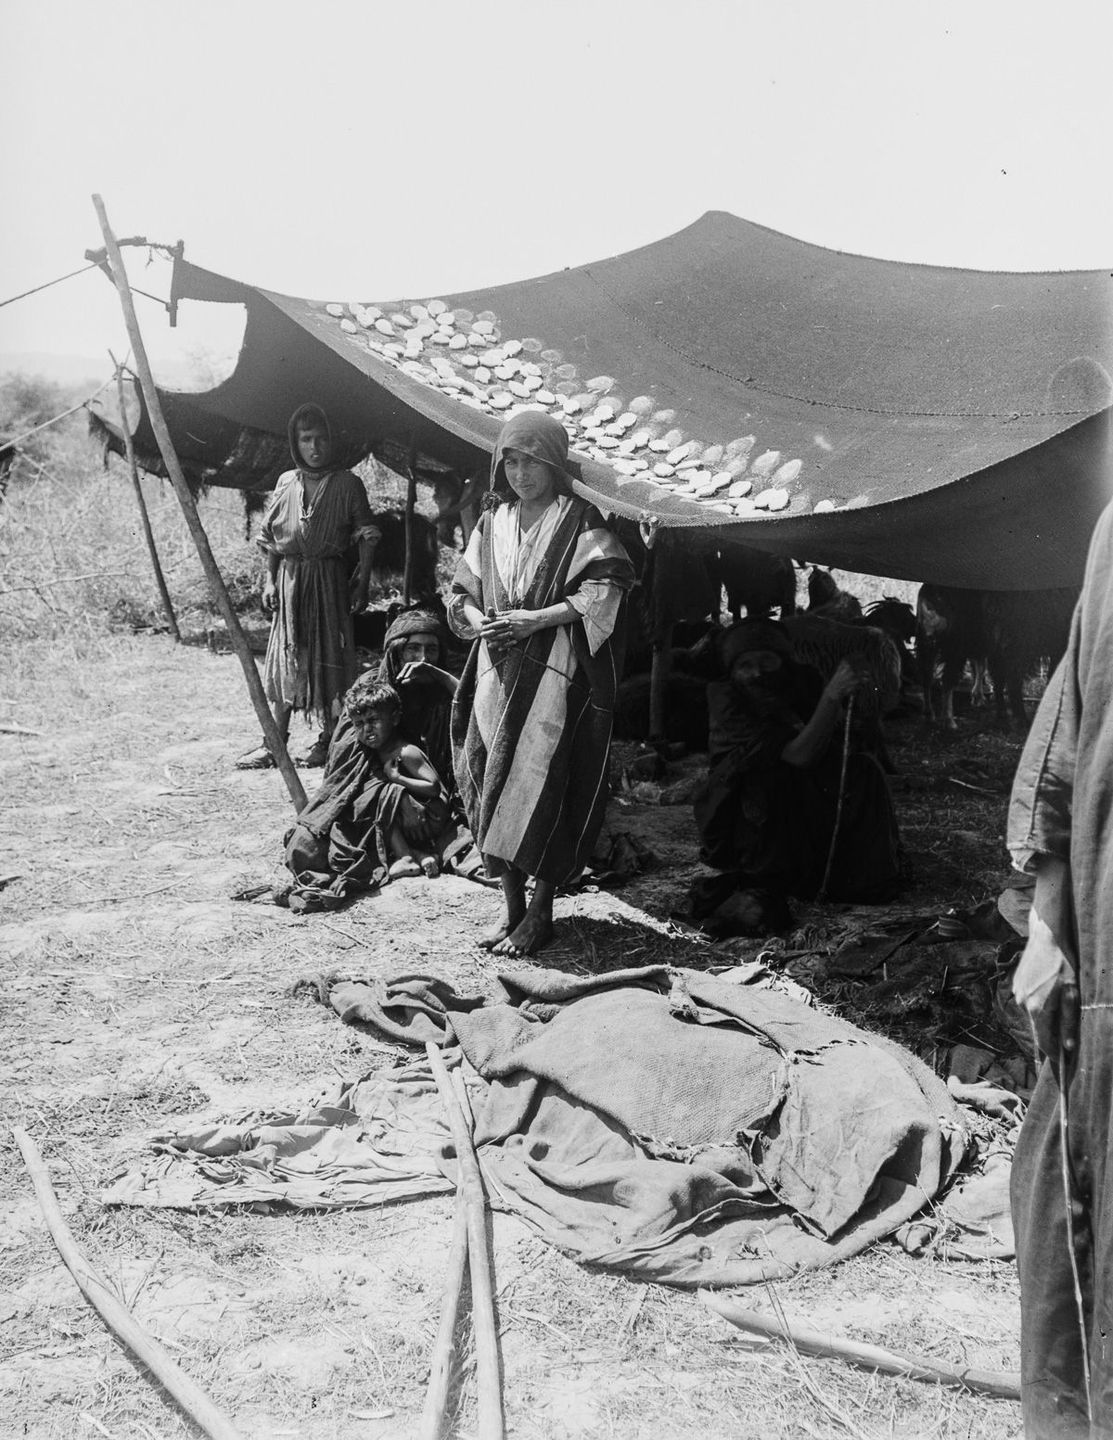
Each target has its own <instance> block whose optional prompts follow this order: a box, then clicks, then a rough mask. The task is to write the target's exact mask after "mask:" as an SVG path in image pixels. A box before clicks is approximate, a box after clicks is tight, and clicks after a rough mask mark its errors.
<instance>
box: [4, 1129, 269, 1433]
mask: <svg viewBox="0 0 1113 1440" xmlns="http://www.w3.org/2000/svg"><path fill="white" fill-rule="evenodd" d="M13 1133H14V1135H15V1141H16V1144H17V1145H18V1146H19V1149H20V1153H21V1154H22V1156H23V1159H24V1163H25V1164H26V1166H27V1170H28V1173H29V1174H30V1176H31V1183H32V1185H33V1186H34V1187H35V1195H36V1197H37V1199H38V1202H39V1209H40V1210H41V1211H42V1215H43V1219H44V1220H45V1221H46V1227H47V1229H48V1230H49V1231H50V1237H51V1239H52V1240H53V1241H54V1243H55V1245H56V1246H57V1247H58V1253H59V1254H60V1255H61V1257H62V1259H63V1261H64V1262H65V1265H66V1268H67V1269H68V1270H69V1272H70V1274H71V1275H72V1276H73V1278H74V1280H75V1281H76V1283H77V1285H78V1288H79V1289H80V1290H81V1293H82V1294H83V1295H84V1296H85V1298H86V1300H88V1302H89V1304H90V1305H92V1307H93V1309H94V1310H96V1312H97V1313H98V1314H99V1315H100V1317H101V1319H102V1320H103V1321H104V1322H105V1324H106V1325H107V1326H108V1328H109V1329H110V1330H111V1331H112V1333H113V1334H114V1335H116V1336H118V1338H119V1339H121V1340H122V1341H123V1342H124V1344H125V1345H126V1346H127V1347H128V1349H129V1350H130V1351H131V1352H132V1354H133V1355H135V1356H136V1357H137V1358H138V1359H140V1360H142V1362H143V1364H144V1365H146V1367H147V1369H148V1370H149V1371H150V1372H151V1374H152V1375H153V1376H154V1377H155V1379H156V1380H157V1381H158V1382H159V1384H160V1385H161V1386H162V1387H163V1388H164V1389H165V1390H167V1391H168V1392H169V1393H170V1394H171V1395H172V1396H173V1397H174V1399H175V1400H176V1401H177V1402H178V1404H179V1405H180V1406H181V1407H182V1409H183V1410H184V1411H185V1412H186V1414H187V1415H188V1416H189V1417H190V1418H191V1419H192V1420H194V1421H195V1422H196V1423H197V1424H198V1425H199V1426H200V1428H201V1429H202V1430H203V1431H204V1432H205V1434H206V1435H208V1436H210V1437H211V1440H242V1435H241V1432H240V1431H239V1430H237V1429H236V1427H235V1426H234V1425H233V1424H232V1422H231V1420H229V1419H228V1417H227V1415H225V1414H224V1412H223V1411H222V1410H220V1409H219V1408H218V1407H217V1406H216V1405H215V1404H214V1403H213V1401H212V1400H210V1399H209V1397H208V1396H207V1395H206V1394H205V1392H204V1391H203V1390H202V1389H201V1387H200V1386H199V1385H198V1384H197V1383H196V1381H194V1380H191V1379H190V1378H189V1376H188V1375H187V1374H186V1373H185V1371H184V1370H180V1369H179V1368H178V1366H177V1365H176V1364H175V1363H174V1361H173V1360H172V1359H171V1358H170V1356H169V1355H168V1354H167V1353H166V1351H165V1350H164V1349H163V1348H162V1346H161V1345H160V1344H159V1343H158V1341H157V1340H156V1339H155V1337H154V1336H153V1335H151V1334H150V1333H149V1332H148V1331H147V1330H146V1329H145V1328H144V1327H143V1326H142V1325H140V1323H139V1321H138V1320H136V1318H135V1316H134V1315H132V1313H131V1311H130V1310H129V1309H128V1308H127V1307H126V1306H125V1305H123V1304H122V1303H121V1302H120V1301H119V1300H118V1299H117V1298H116V1296H115V1295H114V1294H113V1292H112V1290H111V1289H110V1288H109V1286H108V1283H107V1282H106V1281H105V1280H104V1279H102V1277H101V1276H100V1275H99V1274H98V1273H97V1272H96V1270H94V1269H93V1267H92V1266H91V1265H90V1264H89V1262H88V1261H87V1260H86V1259H85V1256H84V1255H83V1254H82V1253H81V1251H80V1250H79V1249H78V1247H77V1243H76V1241H75V1240H74V1238H73V1235H72V1234H71V1233H70V1229H69V1226H68V1225H67V1224H66V1221H65V1217H64V1216H63V1215H62V1211H61V1207H60V1206H59V1204H58V1200H57V1197H56V1196H55V1194H54V1187H53V1186H52V1185H51V1183H50V1175H49V1173H48V1171H47V1168H46V1165H45V1164H44V1162H43V1158H42V1155H41V1154H40V1153H39V1147H38V1146H37V1145H36V1144H35V1142H34V1140H32V1139H31V1137H30V1135H28V1133H27V1131H26V1130H21V1129H18V1128H17V1129H15V1130H14V1131H13Z"/></svg>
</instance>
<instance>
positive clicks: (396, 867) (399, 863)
mask: <svg viewBox="0 0 1113 1440" xmlns="http://www.w3.org/2000/svg"><path fill="white" fill-rule="evenodd" d="M387 874H388V875H389V876H390V878H391V879H392V880H408V879H409V877H410V876H411V875H420V874H421V866H420V865H419V864H418V863H417V861H416V860H415V859H414V857H413V856H412V855H401V856H399V858H398V859H397V860H395V862H394V864H393V865H392V866H391V867H390V869H389V870H388V871H387Z"/></svg>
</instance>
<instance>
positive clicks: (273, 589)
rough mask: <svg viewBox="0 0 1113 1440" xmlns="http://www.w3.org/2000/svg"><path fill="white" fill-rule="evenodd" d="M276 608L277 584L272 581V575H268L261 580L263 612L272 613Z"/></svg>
mask: <svg viewBox="0 0 1113 1440" xmlns="http://www.w3.org/2000/svg"><path fill="white" fill-rule="evenodd" d="M277 609H278V586H277V585H276V584H275V583H274V578H273V576H270V575H268V576H267V578H266V579H265V580H264V581H263V613H264V614H265V615H273V614H274V612H275V611H276V610H277Z"/></svg>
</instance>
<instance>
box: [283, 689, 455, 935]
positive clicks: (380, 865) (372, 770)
mask: <svg viewBox="0 0 1113 1440" xmlns="http://www.w3.org/2000/svg"><path fill="white" fill-rule="evenodd" d="M395 825H400V826H401V827H402V830H403V832H404V833H405V834H406V836H407V837H408V838H410V839H411V840H412V841H415V842H417V843H419V844H420V845H421V846H422V847H423V848H426V849H428V850H430V851H431V852H434V853H437V852H438V851H439V850H440V848H441V846H442V845H443V843H445V842H446V841H448V840H449V839H451V838H453V836H454V829H453V827H452V825H451V819H450V814H449V807H448V804H447V802H446V799H445V797H444V794H443V787H442V794H441V795H439V796H435V797H434V798H433V799H431V800H426V801H417V800H415V799H414V797H413V796H412V795H411V794H410V793H409V792H408V791H407V790H406V789H405V788H404V787H403V786H401V785H398V784H395V783H394V782H393V781H390V780H387V779H386V777H385V775H384V774H383V768H382V762H381V761H380V760H379V757H378V755H377V754H376V753H375V751H374V750H370V749H368V748H367V747H366V746H365V745H363V744H361V743H360V741H359V739H358V737H357V736H356V733H355V731H354V730H353V729H352V725H351V722H350V721H349V720H348V718H347V716H344V717H343V718H342V719H341V721H340V723H339V725H338V726H337V727H336V733H335V735H334V736H333V738H332V743H331V744H330V746H329V753H328V760H327V761H326V763H325V769H324V774H323V776H322V777H321V785H320V788H319V789H318V790H317V792H316V793H315V794H314V795H313V796H312V797H311V798H310V800H309V801H308V803H307V804H306V805H305V806H304V808H303V809H302V810H301V812H300V813H299V815H298V818H297V822H296V824H295V825H294V827H293V829H292V830H290V831H289V832H288V834H287V835H286V866H287V868H288V869H289V870H290V872H291V874H292V875H293V877H294V883H293V886H292V888H291V890H290V892H289V897H288V904H289V906H290V909H292V910H301V911H306V910H328V909H334V908H335V907H336V906H338V905H340V904H342V903H343V902H344V901H345V900H346V899H348V898H349V896H350V895H351V894H352V893H353V891H358V890H370V889H374V888H375V887H376V886H378V885H381V884H383V883H384V882H385V880H386V878H387V868H388V866H389V865H390V860H391V856H390V853H389V850H388V846H387V841H388V837H389V835H390V832H391V830H392V829H394V827H395ZM449 832H452V833H451V834H450V833H449Z"/></svg>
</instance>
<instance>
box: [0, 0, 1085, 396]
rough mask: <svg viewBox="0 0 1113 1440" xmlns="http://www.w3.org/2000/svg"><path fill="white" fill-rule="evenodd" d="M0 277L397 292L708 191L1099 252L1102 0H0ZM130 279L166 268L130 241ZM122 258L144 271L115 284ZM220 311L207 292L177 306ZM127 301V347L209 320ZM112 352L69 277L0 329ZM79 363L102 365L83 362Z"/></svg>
mask: <svg viewBox="0 0 1113 1440" xmlns="http://www.w3.org/2000/svg"><path fill="white" fill-rule="evenodd" d="M0 16H2V17H3V39H4V47H3V48H4V55H5V62H6V63H5V75H4V85H3V87H2V92H0V117H2V123H3V134H4V136H5V143H4V146H3V154H2V156H0V176H2V181H3V191H4V195H5V198H6V202H7V204H6V215H7V220H6V223H5V224H4V226H3V227H2V228H0V299H6V298H7V297H8V296H9V295H12V294H15V293H16V292H18V291H20V290H23V289H26V288H28V287H30V286H32V285H35V284H38V283H40V282H42V281H44V280H48V279H50V278H52V277H53V276H55V275H59V274H62V273H63V272H65V271H67V270H70V269H73V268H75V267H76V266H77V265H80V264H81V263H83V257H84V251H85V249H86V247H93V246H99V245H100V244H101V236H100V231H99V228H98V225H97V221H96V216H95V214H94V212H93V208H92V204H91V202H90V198H89V197H90V195H91V193H92V192H93V191H99V192H100V193H101V194H102V195H103V197H104V199H105V203H106V205H107V208H108V213H109V217H110V219H111V221H112V224H113V226H114V228H115V230H116V233H117V234H118V235H121V236H124V235H132V234H137V233H141V234H144V235H146V236H148V237H149V238H152V239H157V240H163V241H169V242H173V241H176V240H178V239H179V238H180V239H184V240H185V242H186V254H187V256H188V257H189V258H191V259H193V260H195V261H196V262H197V263H198V264H201V265H205V266H207V267H209V268H212V269H214V270H218V271H221V272H224V273H226V274H230V275H233V276H236V277H239V278H243V279H248V280H251V281H254V282H256V283H258V284H261V285H264V286H266V287H268V288H271V289H276V290H283V291H287V292H289V293H292V294H300V295H310V296H314V297H316V298H320V299H325V300H330V299H339V300H347V299H357V298H358V299H365V300H371V299H376V298H383V299H386V298H394V297H409V298H423V297H428V296H432V295H437V294H441V293H445V292H451V291H452V290H455V289H463V288H470V287H476V286H482V285H486V284H492V283H498V282H502V281H507V280H514V279H519V278H522V277H524V276H528V275H535V274H543V273H546V272H547V271H550V270H555V269H559V268H561V267H563V266H565V265H574V264H578V263H581V262H586V261H589V260H593V259H598V258H600V257H602V256H605V255H611V254H615V253H618V252H620V251H623V250H627V249H631V248H633V247H634V246H637V245H641V244H645V243H647V242H649V241H651V240H654V239H657V238H659V237H660V236H662V235H666V234H668V233H670V232H672V231H675V230H677V229H680V228H681V227H682V226H684V225H687V224H689V223H690V222H691V221H692V220H694V219H695V218H696V217H697V216H699V215H700V214H702V213H703V212H704V211H706V210H710V209H722V210H729V211H732V212H733V213H734V214H736V215H741V216H744V217H746V218H747V219H750V220H754V221H758V222H760V223H761V224H763V225H768V226H771V227H773V228H774V229H777V230H782V231H785V232H787V233H788V234H790V235H795V236H798V237H800V238H802V239H805V240H809V241H813V242H815V243H818V244H821V245H827V246H831V247H833V248H838V249H845V250H851V251H855V252H858V253H861V254H868V255H876V256H882V257H885V258H889V259H898V260H916V261H922V262H927V263H933V264H943V265H959V266H970V267H975V268H985V269H1015V270H1043V269H1089V268H1094V269H1097V268H1103V267H1105V266H1109V265H1113V198H1111V197H1113V177H1111V176H1110V163H1109V162H1110V148H1111V146H1110V138H1111V136H1113V125H1111V123H1110V122H1111V120H1113V102H1111V98H1110V97H1111V90H1113V87H1111V85H1110V82H1109V66H1110V56H1111V55H1113V5H1111V4H1110V3H1109V0H1067V3H1062V0H1060V3H1056V4H1054V5H1048V4H1046V3H1040V4H1035V3H1031V0H1010V3H1008V4H1004V3H996V0H962V3H957V4H952V3H947V0H943V3H923V4H912V3H904V0H885V3H878V4H872V3H862V0H847V3H839V0H816V3H807V4H793V3H790V0H760V3H751V0H723V3H717V0H674V3H671V4H662V3H653V0H642V3H638V4H633V3H626V0H591V3H581V0H552V3H550V4H548V5H545V6H541V5H535V6H531V5H525V4H521V3H517V4H511V3H506V4H503V3H468V0H456V3H440V0H430V3H424V4H422V3H419V0H409V3H408V4H401V5H390V6H388V5H387V4H385V3H382V0H348V3H327V0H325V3H321V0H316V3H314V4H304V3H302V4H297V5H294V4H289V3H286V0H263V3H256V0H189V3H186V4H170V3H165V0H143V3H136V4H132V3H123V0H100V3H98V4H96V5H93V4H90V3H88V0H0ZM142 263H143V262H142V261H141V260H140V259H139V256H138V254H137V253H136V252H133V258H132V260H131V272H132V279H133V281H134V282H135V283H137V284H139V285H143V286H145V287H149V288H155V289H163V290H164V289H165V279H166V277H165V275H164V274H162V273H161V272H160V270H159V269H158V268H156V269H153V270H151V271H148V272H144V271H143V269H142ZM144 274H145V275H146V279H144ZM191 309H192V310H194V311H197V310H200V309H203V310H206V311H207V310H210V309H212V310H218V311H225V310H229V309H231V307H191ZM140 319H141V321H142V323H143V325H144V328H145V332H146V334H147V335H148V339H149V343H150V345H151V348H152V351H153V352H154V354H155V356H156V358H157V357H158V356H160V355H166V354H168V353H169V348H168V347H170V346H172V345H174V346H178V345H180V346H184V347H185V348H187V349H188V348H192V347H195V346H198V345H211V346H213V347H215V348H220V346H221V345H222V344H225V345H226V344H227V343H229V335H228V334H227V333H225V334H223V335H222V334H221V333H220V331H219V330H215V329H210V327H208V326H207V325H205V324H203V323H200V319H199V318H198V317H196V316H191V317H190V320H189V323H188V324H187V325H186V326H185V327H184V329H183V331H182V332H181V334H180V336H179V337H176V336H174V335H173V334H172V332H170V331H169V330H168V329H167V326H166V323H165V318H164V316H163V315H162V312H160V311H159V310H158V309H157V308H156V307H155V306H153V305H150V304H146V303H144V304H143V309H142V310H141V314H140ZM108 346H112V347H113V348H114V349H117V350H123V349H126V342H125V341H124V340H123V331H122V322H121V320H120V318H119V311H118V305H117V302H116V299H115V295H114V292H113V291H112V289H111V287H110V286H109V285H108V283H107V281H106V280H104V278H103V277H102V276H100V275H99V274H97V273H96V272H93V273H90V274H88V275H84V276H81V277H80V278H78V279H75V280H70V281H67V282H66V284H64V285H62V286H58V287H56V288H55V289H53V290H49V291H47V292H46V293H45V294H44V295H42V296H38V297H34V298H32V299H30V300H22V301H19V302H17V303H16V304H13V305H8V306H4V307H3V308H0V354H2V352H12V351H26V350H36V351H50V352H56V353H77V354H82V355H90V356H102V355H104V354H105V351H106V348H107V347H108ZM106 368H107V366H106Z"/></svg>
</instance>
